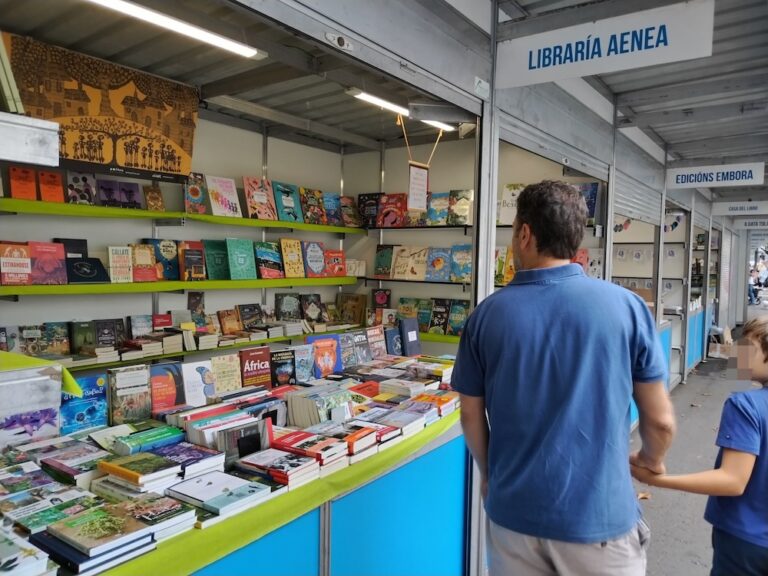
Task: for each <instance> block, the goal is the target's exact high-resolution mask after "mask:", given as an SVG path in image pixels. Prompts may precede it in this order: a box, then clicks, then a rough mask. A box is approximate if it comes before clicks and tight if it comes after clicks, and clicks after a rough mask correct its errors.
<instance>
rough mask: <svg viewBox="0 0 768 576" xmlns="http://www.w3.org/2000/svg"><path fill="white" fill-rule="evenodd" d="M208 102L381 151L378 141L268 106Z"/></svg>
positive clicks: (224, 100)
mask: <svg viewBox="0 0 768 576" xmlns="http://www.w3.org/2000/svg"><path fill="white" fill-rule="evenodd" d="M207 101H208V102H209V103H211V104H214V105H216V106H221V107H222V108H228V109H230V110H237V111H238V112H242V113H243V114H248V115H249V116H254V117H256V118H261V119H262V120H268V121H270V122H276V123H278V124H284V125H285V126H291V127H293V128H296V129H298V130H303V131H306V132H310V133H312V132H314V133H315V134H319V135H321V136H325V137H327V138H332V139H334V140H339V141H340V142H344V143H349V144H356V145H358V146H362V147H364V148H368V149H370V150H378V149H379V142H378V141H377V140H373V139H371V138H366V137H365V136H360V135H359V134H354V133H352V132H347V131H346V130H340V129H338V128H334V127H333V126H327V125H326V124H321V123H319V122H314V121H312V120H307V119H306V118H302V117H300V116H294V115H293V114H286V113H285V112H281V111H280V110H275V109H273V108H267V107H266V106H262V105H261V104H256V103H255V102H248V101H247V100H240V99H238V98H233V97H231V96H216V97H215V98H210V99H208V100H207Z"/></svg>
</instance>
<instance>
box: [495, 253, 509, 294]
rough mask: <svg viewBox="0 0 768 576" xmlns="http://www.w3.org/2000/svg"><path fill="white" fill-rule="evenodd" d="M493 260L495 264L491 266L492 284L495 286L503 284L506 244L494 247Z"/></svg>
mask: <svg viewBox="0 0 768 576" xmlns="http://www.w3.org/2000/svg"><path fill="white" fill-rule="evenodd" d="M494 262H495V266H494V268H493V284H494V285H495V286H503V285H504V270H505V266H506V264H507V247H506V246H496V249H495V250H494Z"/></svg>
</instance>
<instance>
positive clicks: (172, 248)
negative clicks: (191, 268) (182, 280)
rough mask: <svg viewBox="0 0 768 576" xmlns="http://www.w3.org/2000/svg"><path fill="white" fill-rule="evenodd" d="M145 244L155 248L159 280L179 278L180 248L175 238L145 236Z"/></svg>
mask: <svg viewBox="0 0 768 576" xmlns="http://www.w3.org/2000/svg"><path fill="white" fill-rule="evenodd" d="M144 243H145V244H149V245H151V246H152V247H153V248H154V250H155V271H156V274H157V279H158V280H178V279H179V249H178V246H177V245H176V241H175V240H160V239H158V238H145V239H144Z"/></svg>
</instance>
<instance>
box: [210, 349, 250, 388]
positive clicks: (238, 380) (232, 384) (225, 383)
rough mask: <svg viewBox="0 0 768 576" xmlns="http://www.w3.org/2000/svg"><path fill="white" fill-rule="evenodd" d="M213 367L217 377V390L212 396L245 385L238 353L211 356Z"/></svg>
mask: <svg viewBox="0 0 768 576" xmlns="http://www.w3.org/2000/svg"><path fill="white" fill-rule="evenodd" d="M211 368H212V369H213V374H214V377H215V382H216V384H215V391H214V394H213V395H211V396H210V397H214V396H217V395H220V394H223V393H224V392H233V391H235V390H240V388H242V387H243V382H242V374H241V373H240V357H239V356H238V355H237V354H223V355H221V356H212V357H211Z"/></svg>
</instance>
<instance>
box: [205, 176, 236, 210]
mask: <svg viewBox="0 0 768 576" xmlns="http://www.w3.org/2000/svg"><path fill="white" fill-rule="evenodd" d="M205 185H206V186H207V187H208V198H209V200H210V202H211V212H212V213H213V215H214V216H227V217H230V218H242V217H243V213H242V212H241V211H240V200H239V199H238V197H237V186H236V185H235V181H234V180H232V178H223V177H221V176H206V177H205Z"/></svg>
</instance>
